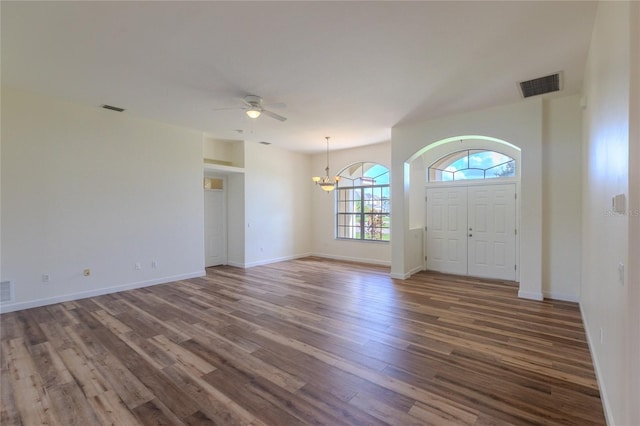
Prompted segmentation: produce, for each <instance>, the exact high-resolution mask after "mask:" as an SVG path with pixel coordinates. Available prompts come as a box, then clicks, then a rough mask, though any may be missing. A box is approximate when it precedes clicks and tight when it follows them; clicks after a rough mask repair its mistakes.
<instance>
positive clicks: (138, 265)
mask: <svg viewBox="0 0 640 426" xmlns="http://www.w3.org/2000/svg"><path fill="white" fill-rule="evenodd" d="M134 267H135V268H136V271H139V270H140V269H142V264H141V263H140V262H136V264H135V266H134Z"/></svg>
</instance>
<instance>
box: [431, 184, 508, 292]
mask: <svg viewBox="0 0 640 426" xmlns="http://www.w3.org/2000/svg"><path fill="white" fill-rule="evenodd" d="M426 211H427V218H426V219H427V220H426V222H427V237H426V244H425V245H426V247H425V252H426V255H427V261H426V268H427V269H428V270H432V271H438V272H443V273H448V274H458V275H470V276H475V277H485V278H497V279H504V280H515V279H516V271H515V265H516V255H515V253H516V234H515V231H516V203H515V185H514V184H503V185H482V186H476V185H474V186H468V187H467V186H455V187H436V188H428V189H427V210H426Z"/></svg>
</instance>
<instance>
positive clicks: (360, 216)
mask: <svg viewBox="0 0 640 426" xmlns="http://www.w3.org/2000/svg"><path fill="white" fill-rule="evenodd" d="M339 176H340V181H339V182H338V188H337V190H336V211H337V214H336V236H337V238H340V239H352V240H368V241H389V239H390V235H391V234H390V229H391V216H390V196H389V195H390V190H389V169H387V168H386V167H384V166H383V165H380V164H376V163H356V164H354V165H352V166H350V167H347V168H346V169H344V170H343V171H342V172H341V173H340V174H339Z"/></svg>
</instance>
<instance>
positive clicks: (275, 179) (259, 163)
mask: <svg viewBox="0 0 640 426" xmlns="http://www.w3.org/2000/svg"><path fill="white" fill-rule="evenodd" d="M244 161H245V170H246V171H245V265H244V266H247V267H250V266H255V265H261V264H265V263H271V262H276V261H280V260H286V259H293V258H296V257H302V256H307V255H309V254H310V252H311V226H312V223H311V214H310V212H309V206H310V205H311V190H310V189H309V182H310V181H311V180H310V179H311V178H310V176H311V167H310V164H311V157H310V156H309V155H307V154H301V153H296V152H292V151H287V150H284V149H282V148H278V147H277V146H276V145H268V146H266V145H262V144H259V143H255V142H246V143H245V158H244Z"/></svg>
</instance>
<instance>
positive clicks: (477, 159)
mask: <svg viewBox="0 0 640 426" xmlns="http://www.w3.org/2000/svg"><path fill="white" fill-rule="evenodd" d="M515 176H516V161H515V160H514V159H513V158H511V157H509V156H508V155H504V154H502V153H500V152H496V151H488V150H483V149H467V150H464V151H458V152H454V153H452V154H449V155H446V156H444V157H442V158H440V159H439V160H437V161H436V162H434V163H433V164H432V165H431V166H429V168H428V169H427V180H428V181H429V182H449V181H456V180H466V179H494V178H503V177H515Z"/></svg>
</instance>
